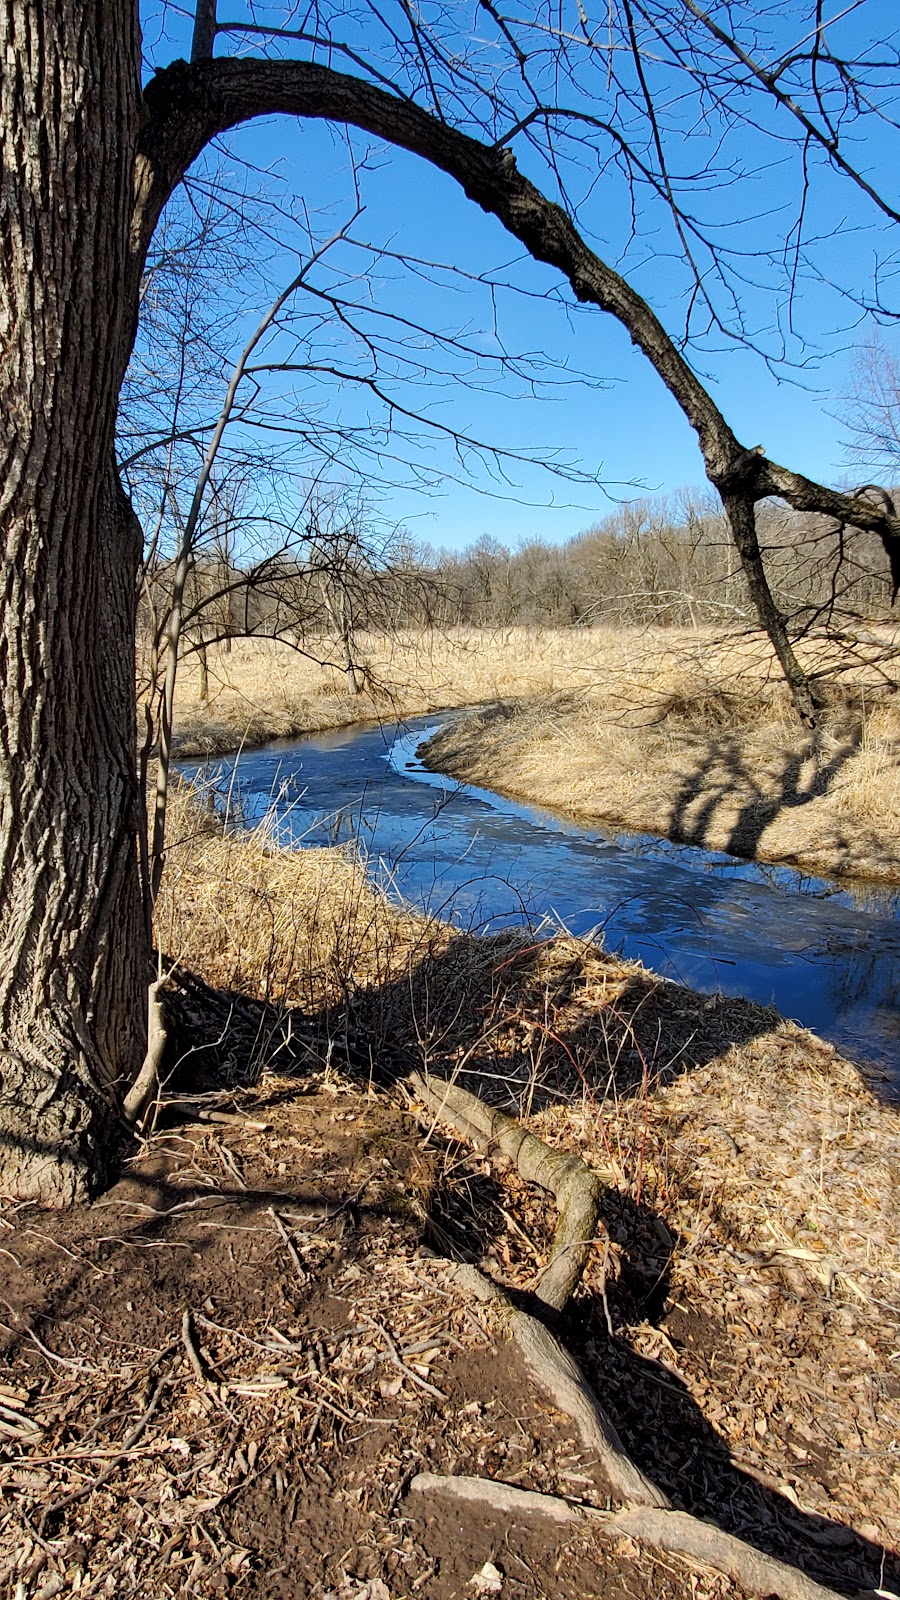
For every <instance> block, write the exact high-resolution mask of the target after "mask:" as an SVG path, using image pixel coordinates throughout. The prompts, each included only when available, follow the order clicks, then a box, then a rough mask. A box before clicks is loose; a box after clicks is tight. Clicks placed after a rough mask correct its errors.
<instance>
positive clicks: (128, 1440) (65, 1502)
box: [38, 1313, 187, 1534]
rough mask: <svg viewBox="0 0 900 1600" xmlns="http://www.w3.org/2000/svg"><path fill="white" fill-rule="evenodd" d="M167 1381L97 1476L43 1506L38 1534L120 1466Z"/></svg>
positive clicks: (155, 1390) (159, 1386) (151, 1414)
mask: <svg viewBox="0 0 900 1600" xmlns="http://www.w3.org/2000/svg"><path fill="white" fill-rule="evenodd" d="M185 1314H187V1313H185ZM168 1382H169V1379H168V1378H160V1379H159V1381H158V1383H157V1385H156V1388H155V1389H154V1390H153V1393H152V1395H151V1396H150V1401H149V1404H148V1406H147V1409H146V1410H145V1411H144V1412H143V1413H142V1415H141V1416H140V1417H139V1418H138V1420H137V1422H136V1423H135V1425H134V1427H133V1428H132V1430H131V1432H130V1433H129V1434H128V1435H127V1436H126V1437H125V1438H124V1439H123V1440H122V1447H121V1449H120V1450H117V1451H116V1454H115V1455H114V1456H113V1457H112V1458H111V1459H110V1460H109V1461H108V1462H107V1464H106V1466H105V1467H104V1468H103V1471H102V1472H98V1473H97V1476H96V1477H95V1478H91V1480H90V1482H89V1483H83V1484H82V1486H81V1488H80V1489H73V1490H72V1493H71V1494H66V1495H63V1497H62V1499H61V1500H52V1501H51V1502H50V1504H49V1505H48V1506H46V1507H45V1508H44V1511H43V1513H42V1515H41V1520H40V1522H39V1523H38V1532H39V1533H40V1534H43V1532H44V1527H45V1525H46V1523H47V1520H48V1518H50V1517H53V1516H56V1514H57V1512H59V1511H64V1510H65V1509H66V1507H67V1506H73V1505H75V1504H77V1502H78V1501H79V1500H85V1499H86V1498H87V1496H88V1495H89V1494H93V1493H94V1491H95V1489H102V1487H103V1485H104V1484H105V1483H108V1481H109V1479H110V1478H111V1477H112V1475H113V1473H114V1472H115V1470H116V1468H117V1467H118V1466H120V1464H121V1463H122V1462H123V1461H124V1460H125V1459H126V1457H127V1456H128V1453H129V1451H130V1450H133V1449H134V1447H135V1445H136V1444H137V1442H138V1440H139V1439H140V1438H141V1436H142V1434H143V1433H145V1432H146V1429H147V1425H148V1423H149V1421H150V1418H151V1417H152V1416H153V1413H154V1411H155V1410H156V1407H157V1405H158V1403H159V1397H160V1395H161V1394H162V1392H163V1389H164V1388H165V1387H166V1385H167V1384H168Z"/></svg>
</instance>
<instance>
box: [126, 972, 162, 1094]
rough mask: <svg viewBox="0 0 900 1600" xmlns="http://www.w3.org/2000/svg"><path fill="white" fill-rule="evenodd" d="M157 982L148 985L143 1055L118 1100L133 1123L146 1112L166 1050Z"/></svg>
mask: <svg viewBox="0 0 900 1600" xmlns="http://www.w3.org/2000/svg"><path fill="white" fill-rule="evenodd" d="M160 983H161V979H159V978H157V979H156V981H155V982H154V983H151V985H150V989H149V991H148V994H147V1054H146V1055H145V1057H144V1062H143V1065H142V1067H141V1070H140V1072H139V1073H138V1075H137V1077H136V1078H135V1080H134V1083H133V1084H132V1085H131V1088H130V1089H129V1090H128V1093H127V1094H126V1096H125V1099H124V1100H123V1101H122V1115H123V1116H124V1118H125V1121H126V1122H129V1123H135V1122H137V1121H138V1120H139V1119H140V1117H141V1116H143V1113H144V1111H145V1110H146V1109H147V1106H148V1105H149V1103H150V1101H151V1100H152V1098H153V1096H154V1095H155V1093H156V1091H157V1089H158V1088H159V1069H160V1067H161V1065H162V1058H163V1054H164V1052H165V1048H166V1039H167V1033H166V1019H165V1015H164V1012H163V1005H162V1000H161V998H160V993H159V991H160Z"/></svg>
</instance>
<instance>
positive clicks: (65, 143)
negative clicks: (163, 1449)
mask: <svg viewBox="0 0 900 1600" xmlns="http://www.w3.org/2000/svg"><path fill="white" fill-rule="evenodd" d="M2 5H3V9H2V12H0V15H2V16H3V23H4V28H5V35H6V37H5V45H6V56H5V66H6V70H5V73H4V75H3V79H2V84H0V169H2V171H3V174H4V183H3V191H2V200H0V237H2V239H3V244H4V248H3V251H2V252H0V325H2V326H3V330H4V341H3V354H2V365H0V562H2V583H0V696H2V710H0V1191H2V1192H4V1193H7V1194H9V1193H12V1194H14V1195H16V1196H19V1197H21V1198H28V1199H34V1200H37V1201H39V1202H42V1203H46V1204H51V1205H62V1204H66V1203H68V1202H70V1201H71V1200H73V1199H76V1198H79V1197H81V1196H83V1195H85V1194H88V1193H90V1192H92V1191H93V1190H94V1189H96V1187H97V1186H98V1185H99V1183H101V1182H102V1180H103V1177H104V1175H105V1173H106V1171H107V1168H108V1164H109V1161H110V1158H111V1155H112V1154H113V1152H114V1148H115V1137H114V1135H115V1130H116V1128H117V1126H118V1112H117V1104H118V1100H119V1097H120V1094H121V1090H122V1087H123V1086H124V1085H125V1084H127V1083H128V1082H130V1080H131V1079H132V1078H133V1077H134V1075H135V1073H136V1071H137V1070H138V1068H139V1066H140V1062H141V1059H142V1056H143V1053H144V1048H145V1034H146V1015H145V1013H146V988H147V981H148V961H147V957H148V954H149V952H148V949H147V943H146V934H145V931H144V924H143V918H142V914H141V896H140V882H139V875H138V864H137V849H136V830H137V823H138V803H137V802H138V789H137V779H136V763H135V703H134V693H135V690H134V670H133V666H134V662H133V652H134V627H135V603H136V580H137V571H138V563H139V560H140V533H139V528H138V525H137V519H136V518H135V516H134V513H133V511H132V509H131V506H130V504H129V503H128V501H127V500H126V499H125V497H124V495H123V493H122V490H121V488H120V486H119V482H118V478H117V476H116V471H115V465H114V426H115V414H116V403H117V396H118V391H119V386H120V383H121V380H122V376H123V374H124V370H125V365H126V363H127V360H128V355H129V351H130V347H131V343H132V339H133V334H134V324H135V317H136V308H137V291H138V279H139V273H140V261H139V259H138V256H137V254H136V253H133V252H132V251H131V246H130V242H129V225H130V219H131V209H132V203H133V186H134V151H135V149H136V143H137V137H138V131H139V127H140V120H141V100H140V85H139V77H138V63H139V59H140V57H139V36H138V31H137V23H136V17H135V14H134V6H133V5H132V4H131V3H129V0H2Z"/></svg>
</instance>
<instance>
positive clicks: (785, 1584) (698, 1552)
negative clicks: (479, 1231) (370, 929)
mask: <svg viewBox="0 0 900 1600" xmlns="http://www.w3.org/2000/svg"><path fill="white" fill-rule="evenodd" d="M412 1082H413V1085H414V1087H415V1089H416V1092H417V1093H418V1094H419V1095H420V1096H421V1097H422V1099H424V1101H425V1103H426V1104H427V1105H428V1107H429V1109H430V1111H431V1112H432V1113H433V1114H434V1115H435V1116H436V1117H438V1118H440V1119H441V1120H443V1121H444V1122H447V1123H449V1125H450V1126H451V1127H453V1128H454V1130H455V1131H456V1132H457V1133H458V1134H460V1136H461V1137H463V1138H466V1139H469V1140H471V1142H472V1143H474V1144H480V1145H482V1146H483V1145H484V1144H485V1143H487V1144H488V1145H493V1146H496V1148H497V1149H499V1150H500V1151H501V1152H502V1153H503V1154H504V1155H505V1156H506V1157H507V1158H508V1160H509V1161H511V1162H512V1163H513V1164H514V1165H515V1166H516V1167H517V1169H518V1171H519V1172H520V1173H521V1174H522V1176H523V1177H524V1178H526V1179H528V1180H530V1181H531V1182H533V1183H539V1184H541V1185H542V1187H543V1188H545V1189H549V1190H550V1191H551V1192H552V1193H553V1194H554V1196H555V1197H556V1201H557V1205H558V1206H559V1213H560V1214H559V1221H558V1223H557V1227H556V1232H555V1234H554V1239H553V1247H552V1252H551V1257H550V1266H549V1267H548V1269H547V1271H546V1272H545V1273H544V1275H543V1277H542V1280H541V1286H540V1288H539V1289H538V1295H539V1297H540V1298H541V1299H542V1300H544V1302H545V1303H546V1304H548V1305H551V1306H553V1307H554V1308H555V1309H557V1310H562V1309H563V1307H564V1306H565V1304H566V1302H567V1300H568V1298H569V1295H570V1294H571V1292H572V1289H573V1288H574V1287H575V1285H576V1284H577V1283H578V1281H579V1279H580V1277H581V1274H582V1271H583V1269H584V1265H585V1263H586V1261H587V1256H588V1252H589V1250H590V1248H591V1245H592V1243H593V1241H594V1236H595V1231H596V1228H597V1218H598V1210H599V1200H600V1194H601V1179H600V1177H599V1175H598V1174H597V1173H595V1172H592V1171H591V1170H590V1168H588V1167H586V1166H585V1164H584V1162H583V1161H581V1160H579V1159H578V1157H576V1156H571V1155H560V1154H559V1153H558V1152H557V1151H555V1150H552V1149H550V1147H549V1146H548V1145H546V1144H544V1142H543V1140H541V1139H538V1138H537V1137H536V1136H535V1135H534V1134H531V1133H528V1132H527V1131H526V1130H525V1129H524V1128H522V1127H520V1126H519V1124H518V1123H517V1122H516V1121H515V1120H514V1118H512V1117H509V1116H507V1115H506V1114H505V1113H504V1112H502V1111H497V1110H494V1109H493V1108H492V1107H490V1106H488V1105H486V1104H485V1103H484V1102H483V1101H482V1100H479V1099H478V1097H477V1096H476V1095H473V1094H470V1093H468V1091H466V1090H464V1089H460V1088H458V1087H457V1085H455V1084H451V1083H445V1082H443V1081H438V1080H434V1079H432V1080H430V1081H425V1080H424V1079H422V1078H421V1077H420V1076H418V1075H414V1076H413V1079H412ZM554 1267H555V1268H556V1271H555V1272H554V1271H553V1269H554ZM456 1276H457V1281H459V1282H460V1284H461V1285H464V1286H466V1287H467V1288H469V1289H470V1290H472V1291H473V1292H474V1293H475V1294H477V1295H478V1296H479V1298H480V1299H483V1300H490V1301H491V1302H493V1303H494V1304H495V1305H496V1306H498V1308H499V1309H500V1310H501V1313H502V1314H503V1315H504V1319H505V1321H506V1323H507V1326H508V1328H509V1331H510V1333H511V1334H512V1337H513V1338H514V1339H515V1341H516V1343H517V1344H518V1346H519V1349H520V1350H521V1352H522V1355H523V1357H524V1359H525V1363H526V1366H527V1368H528V1371H529V1374H530V1375H531V1377H532V1378H533V1379H534V1381H535V1383H536V1384H537V1385H538V1386H539V1388H541V1389H542V1390H543V1392H544V1393H545V1394H547V1395H548V1396H549V1397H550V1398H551V1400H552V1401H553V1403H554V1405H556V1406H557V1407H558V1409H559V1410H561V1411H562V1412H563V1413H564V1414H566V1415H567V1416H569V1417H571V1419H572V1420H573V1421H574V1423H575V1425H576V1427H577V1428H578V1431H579V1433H580V1434H581V1438H582V1441H583V1442H584V1444H585V1445H586V1446H587V1447H588V1448H589V1449H590V1450H591V1451H592V1452H594V1453H595V1454H596V1457H597V1460H598V1464H599V1465H600V1466H601V1467H602V1469H603V1472H604V1474H605V1476H606V1477H607V1480H608V1482H609V1484H610V1486H611V1488H612V1491H613V1494H614V1495H615V1496H616V1498H618V1499H621V1500H622V1501H624V1505H623V1506H622V1508H621V1509H620V1510H619V1511H616V1512H604V1511H600V1510H598V1509H596V1508H594V1507H586V1506H580V1505H573V1504H571V1503H570V1502H569V1501H567V1500H563V1499H560V1498H557V1497H555V1496H552V1495H542V1494H535V1493H533V1492H531V1491H529V1490H523V1489H517V1488H514V1487H512V1486H510V1485H508V1484H503V1483H496V1482H494V1481H492V1480H490V1479H486V1478H470V1477H439V1476H436V1475H434V1474H431V1473H420V1474H419V1475H418V1476H417V1477H416V1478H414V1479H413V1480H412V1483H411V1485H410V1489H411V1491H415V1492H417V1493H425V1492H434V1493H441V1494H444V1495H451V1496H454V1497H455V1498H457V1499H463V1500H469V1501H474V1502H475V1503H477V1504H478V1505H479V1506H482V1507H484V1506H487V1507H490V1508H491V1509H493V1510H496V1511H498V1512H500V1513H502V1514H504V1515H511V1514H516V1513H517V1514H519V1515H520V1516H521V1515H525V1516H532V1515H537V1514H540V1515H543V1516H547V1517H550V1518H552V1519H553V1520H554V1521H556V1522H563V1523H566V1522H573V1523H580V1524H582V1525H584V1524H585V1523H590V1524H595V1525H596V1526H597V1528H598V1530H600V1531H602V1532H603V1533H605V1534H607V1535H610V1534H613V1535H616V1536H621V1535H628V1536H630V1537H631V1538H634V1539H636V1540H638V1541H640V1542H641V1543H643V1544H645V1545H648V1546H650V1547H651V1548H652V1549H654V1550H658V1551H667V1552H668V1553H669V1554H672V1555H676V1556H681V1557H684V1558H686V1559H689V1560H693V1561H699V1562H703V1563H704V1564H705V1565H707V1566H709V1567H714V1568H715V1569H716V1570H717V1571H719V1572H722V1573H724V1574H726V1575H727V1576H728V1577H729V1578H731V1579H732V1580H733V1581H734V1582H736V1583H739V1584H741V1585H742V1586H743V1588H744V1589H746V1590H747V1591H749V1592H750V1593H755V1594H760V1595H778V1596H780V1597H781V1600H836V1597H835V1591H833V1590H831V1589H825V1588H823V1587H822V1585H821V1584H818V1583H815V1582H813V1580H812V1579H810V1578H807V1577H806V1575H805V1574H804V1573H802V1572H801V1571H800V1570H799V1569H798V1568H796V1567H791V1566H788V1565H787V1564H786V1563H785V1562H782V1561H778V1560H776V1559H775V1558H774V1557H772V1556H767V1555H765V1554H764V1553H763V1552H762V1551H760V1550H757V1549H755V1548H754V1547H753V1546H752V1545H749V1544H746V1543H745V1542H744V1540H742V1539H738V1538H736V1537H735V1536H734V1535H733V1534H730V1533H726V1532H725V1531H724V1530H723V1529H721V1528H717V1527H715V1526H714V1525H713V1524H711V1523H708V1522H704V1521H702V1520H701V1519H700V1518H699V1517H694V1516H691V1515H690V1514H689V1513H688V1512H685V1511H676V1510H673V1509H672V1507H671V1506H670V1504H669V1502H668V1500H667V1499H666V1497H665V1495H663V1493H662V1492H661V1490H659V1489H658V1488H657V1487H656V1486H655V1485H654V1484H653V1483H651V1482H650V1480H649V1479H647V1478H645V1477H644V1474H643V1473H642V1472H641V1471H640V1469H639V1468H638V1467H637V1466H636V1464H635V1463H634V1462H633V1461H632V1460H631V1458H630V1457H629V1456H628V1455H627V1454H626V1452H625V1450H624V1449H623V1447H622V1444H621V1441H620V1439H619V1437H618V1434H617V1432H616V1429H615V1428H614V1426H613V1424H612V1422H611V1421H610V1420H609V1418H608V1417H606V1416H605V1414H604V1412H603V1410H602V1409H601V1407H600V1405H599V1404H598V1402H597V1400H596V1398H595V1397H594V1395H593V1394H592V1393H591V1390H590V1388H589V1386H588V1384H587V1382H586V1380H585V1378H584V1376H583V1374H582V1373H581V1371H580V1369H579V1368H578V1365H577V1363H576V1362H575V1361H574V1360H573V1359H572V1357H571V1356H570V1355H569V1354H568V1352H567V1351H566V1350H564V1349H563V1347H562V1345H561V1344H560V1343H559V1341H558V1340H557V1339H555V1338H554V1337H553V1335H552V1334H551V1333H550V1332H549V1330H548V1329H547V1328H545V1327H544V1326H543V1324H542V1323H541V1322H538V1321H537V1319H536V1318H534V1317H531V1316H528V1315H527V1314H526V1313H525V1312H523V1311H519V1310H517V1309H516V1308H515V1307H514V1306H513V1305H512V1304H511V1303H510V1301H509V1299H508V1298H507V1296H506V1295H505V1294H504V1292H503V1290H502V1289H501V1288H500V1287H499V1286H498V1285H497V1284H494V1283H491V1282H490V1281H489V1280H488V1279H487V1278H485V1277H484V1276H483V1275H482V1274H481V1273H480V1272H478V1271H477V1269H476V1268H474V1267H458V1268H457V1272H456ZM548 1285H549V1292H548Z"/></svg>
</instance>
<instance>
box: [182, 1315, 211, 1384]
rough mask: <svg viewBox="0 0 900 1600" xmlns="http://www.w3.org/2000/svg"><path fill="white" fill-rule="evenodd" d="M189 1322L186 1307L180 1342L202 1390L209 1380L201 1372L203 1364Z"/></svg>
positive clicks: (189, 1316) (190, 1319) (189, 1318)
mask: <svg viewBox="0 0 900 1600" xmlns="http://www.w3.org/2000/svg"><path fill="white" fill-rule="evenodd" d="M191 1322H192V1318H191V1313H190V1308H189V1307H187V1306H186V1307H185V1309H184V1312H183V1314H182V1318H181V1342H182V1344H183V1345H184V1350H185V1354H186V1356H187V1358H188V1361H189V1362H190V1364H191V1366H192V1368H193V1370H194V1374H195V1376H196V1379H197V1382H198V1383H200V1384H202V1385H203V1388H204V1389H207V1388H208V1387H209V1379H208V1378H207V1376H206V1373H205V1372H204V1370H203V1363H202V1361H201V1360H200V1356H199V1354H198V1352H197V1346H196V1345H195V1343H194V1336H193V1332H192V1329H191Z"/></svg>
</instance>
